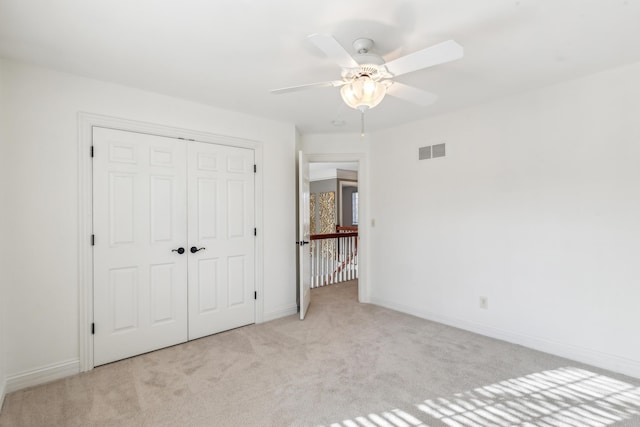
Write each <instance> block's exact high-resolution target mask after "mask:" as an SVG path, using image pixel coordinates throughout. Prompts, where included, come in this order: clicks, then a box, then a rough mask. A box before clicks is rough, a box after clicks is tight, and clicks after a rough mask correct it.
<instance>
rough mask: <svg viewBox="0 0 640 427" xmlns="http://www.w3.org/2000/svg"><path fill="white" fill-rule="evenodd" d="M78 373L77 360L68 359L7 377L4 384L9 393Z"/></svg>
mask: <svg viewBox="0 0 640 427" xmlns="http://www.w3.org/2000/svg"><path fill="white" fill-rule="evenodd" d="M79 372H80V361H79V360H78V359H70V360H65V361H63V362H59V363H53V364H51V365H47V366H42V367H39V368H36V369H31V370H28V371H24V372H20V373H17V374H14V375H9V376H8V377H7V382H6V392H7V393H11V392H14V391H16V390H20V389H23V388H26V387H32V386H34V385H39V384H44V383H48V382H50V381H54V380H58V379H60V378H64V377H68V376H71V375H75V374H77V373H79Z"/></svg>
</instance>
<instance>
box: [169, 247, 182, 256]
mask: <svg viewBox="0 0 640 427" xmlns="http://www.w3.org/2000/svg"><path fill="white" fill-rule="evenodd" d="M171 252H178V253H179V254H180V255H182V254H183V253H184V248H178V249H171Z"/></svg>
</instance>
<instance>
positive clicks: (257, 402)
mask: <svg viewBox="0 0 640 427" xmlns="http://www.w3.org/2000/svg"><path fill="white" fill-rule="evenodd" d="M356 292H357V288H356V284H355V283H353V282H351V283H347V284H340V285H331V286H328V287H325V288H321V289H316V290H313V299H312V305H311V308H310V312H309V315H308V318H307V319H306V320H305V321H304V322H301V321H299V320H297V317H296V316H290V317H287V318H283V319H279V320H276V321H272V322H269V323H266V324H262V325H253V326H248V327H244V328H240V329H236V330H233V331H229V332H225V333H221V334H218V335H214V336H211V337H206V338H203V339H200V340H197V341H192V342H189V343H187V344H183V345H179V346H175V347H171V348H167V349H164V350H160V351H156V352H153V353H149V354H145V355H142V356H138V357H135V358H131V359H127V360H124V361H121V362H116V363H113V364H110V365H106V366H102V367H99V368H96V369H94V370H93V371H91V372H88V373H85V374H80V375H77V376H74V377H70V378H66V379H63V380H60V381H56V382H53V383H50V384H46V385H43V386H39V387H34V388H31V389H26V390H21V391H18V392H15V393H12V394H10V395H8V396H7V398H6V401H5V404H4V408H3V409H2V412H1V413H0V426H3V427H4V426H93V425H100V426H327V427H328V426H341V427H412V426H416V427H419V426H453V427H468V426H480V427H487V426H573V427H597V426H609V425H615V426H640V380H638V379H633V378H629V377H624V376H620V375H616V374H613V373H610V372H606V371H602V370H600V369H596V368H592V367H589V366H585V365H581V364H579V363H575V362H572V361H569V360H566V359H561V358H558V357H554V356H550V355H547V354H544V353H540V352H537V351H532V350H529V349H526V348H523V347H520V346H516V345H512V344H508V343H505V342H501V341H497V340H493V339H490V338H486V337H483V336H479V335H475V334H472V333H469V332H465V331H462V330H459V329H454V328H450V327H447V326H443V325H440V324H437V323H433V322H429V321H425V320H422V319H419V318H416V317H413V316H409V315H405V314H402V313H398V312H394V311H392V310H387V309H384V308H381V307H377V306H373V305H366V304H358V303H357V302H356Z"/></svg>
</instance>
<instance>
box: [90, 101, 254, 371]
mask: <svg viewBox="0 0 640 427" xmlns="http://www.w3.org/2000/svg"><path fill="white" fill-rule="evenodd" d="M93 127H104V128H109V129H116V130H123V131H129V132H138V133H146V134H151V135H158V136H165V137H169V138H181V139H186V140H195V141H200V142H207V143H212V144H220V145H228V146H232V147H239V148H249V149H252V150H254V152H255V163H256V165H257V172H256V174H255V224H256V227H257V228H258V231H259V232H258V234H257V236H256V244H255V273H254V274H255V290H256V292H257V295H258V298H257V299H256V301H255V320H256V323H262V322H263V319H264V292H263V291H264V281H263V277H264V259H263V245H264V241H263V236H264V233H263V232H262V231H263V230H264V226H263V197H262V194H263V174H262V169H263V168H262V161H263V146H262V142H260V141H253V140H249V139H243V138H236V137H231V136H225V135H216V134H213V133H209V132H201V131H195V130H190V129H183V128H178V127H172V126H165V125H160V124H155V123H146V122H140V121H135V120H129V119H123V118H118V117H111V116H105V115H101V114H93V113H87V112H79V113H78V344H79V360H80V372H86V371H90V370H91V369H93V335H92V334H91V323H92V322H93V251H92V246H91V234H92V232H93V194H92V192H93V169H92V160H91V145H92V141H93ZM98 327H99V326H98Z"/></svg>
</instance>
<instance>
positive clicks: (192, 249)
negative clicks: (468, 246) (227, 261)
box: [189, 246, 206, 254]
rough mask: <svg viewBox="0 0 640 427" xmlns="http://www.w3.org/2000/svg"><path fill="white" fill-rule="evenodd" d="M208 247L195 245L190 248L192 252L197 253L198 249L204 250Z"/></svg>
mask: <svg viewBox="0 0 640 427" xmlns="http://www.w3.org/2000/svg"><path fill="white" fill-rule="evenodd" d="M205 249H206V248H196V247H195V246H191V249H189V250H190V251H191V253H192V254H195V253H196V252H198V251H204V250H205Z"/></svg>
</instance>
